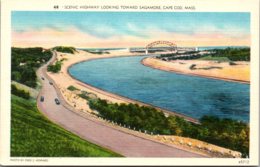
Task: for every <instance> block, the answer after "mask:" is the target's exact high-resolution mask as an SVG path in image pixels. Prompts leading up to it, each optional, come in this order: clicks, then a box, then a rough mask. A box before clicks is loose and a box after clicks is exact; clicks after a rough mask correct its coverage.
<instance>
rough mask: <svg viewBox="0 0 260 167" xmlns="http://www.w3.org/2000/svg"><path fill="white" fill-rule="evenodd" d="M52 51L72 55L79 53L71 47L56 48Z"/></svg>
mask: <svg viewBox="0 0 260 167" xmlns="http://www.w3.org/2000/svg"><path fill="white" fill-rule="evenodd" d="M52 50H56V51H58V52H62V53H71V54H73V53H75V52H77V51H76V48H74V47H70V46H56V47H54V48H52Z"/></svg>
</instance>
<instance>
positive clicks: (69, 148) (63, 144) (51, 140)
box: [11, 95, 120, 157]
mask: <svg viewBox="0 0 260 167" xmlns="http://www.w3.org/2000/svg"><path fill="white" fill-rule="evenodd" d="M11 104H12V107H11V110H12V112H11V114H12V115H11V156H17V157H20V156H22V157H23V156H24V157H118V156H120V155H119V154H117V153H114V152H112V151H110V150H107V149H104V148H101V147H99V146H97V145H95V144H92V143H89V142H87V141H85V140H83V139H81V138H80V137H78V136H76V135H74V134H72V133H70V132H68V131H67V130H65V129H63V128H61V127H59V126H58V125H56V124H54V123H52V122H51V121H49V120H48V119H47V118H45V117H44V116H43V115H42V114H41V113H40V112H39V111H38V109H37V107H36V103H35V102H34V101H29V100H25V99H23V98H20V97H17V96H15V95H12V103H11Z"/></svg>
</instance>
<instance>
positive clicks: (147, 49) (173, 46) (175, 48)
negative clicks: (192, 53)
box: [145, 41, 177, 54]
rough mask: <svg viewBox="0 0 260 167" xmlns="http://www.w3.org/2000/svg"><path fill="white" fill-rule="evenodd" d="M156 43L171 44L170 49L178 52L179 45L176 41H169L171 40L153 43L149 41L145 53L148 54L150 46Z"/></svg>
mask: <svg viewBox="0 0 260 167" xmlns="http://www.w3.org/2000/svg"><path fill="white" fill-rule="evenodd" d="M156 45H168V46H170V51H171V52H175V53H176V52H177V45H176V44H175V43H172V42H169V41H154V42H152V43H149V44H148V45H147V46H146V47H145V54H148V52H149V48H152V47H154V46H156Z"/></svg>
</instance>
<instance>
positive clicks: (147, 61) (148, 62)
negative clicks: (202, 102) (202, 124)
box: [141, 57, 250, 84]
mask: <svg viewBox="0 0 260 167" xmlns="http://www.w3.org/2000/svg"><path fill="white" fill-rule="evenodd" d="M153 59H154V58H150V57H148V58H144V59H142V61H141V63H142V64H143V65H144V66H147V67H150V68H154V69H158V70H162V71H167V72H173V73H177V74H184V75H190V76H197V77H203V78H210V79H216V80H223V81H228V82H237V83H242V84H250V81H245V80H239V79H232V78H226V77H216V76H210V75H204V74H198V73H190V72H187V71H184V70H176V69H174V68H171V67H169V66H166V65H163V64H162V63H157V64H156V65H155V64H154V62H153V61H154V60H153ZM157 61H158V62H159V61H162V60H157ZM162 62H163V61H162Z"/></svg>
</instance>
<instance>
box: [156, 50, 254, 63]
mask: <svg viewBox="0 0 260 167" xmlns="http://www.w3.org/2000/svg"><path fill="white" fill-rule="evenodd" d="M206 56H212V57H226V58H228V60H230V61H250V48H247V47H245V48H226V49H214V50H210V53H209V54H200V53H199V52H198V51H193V52H186V53H173V54H162V55H160V56H158V57H157V58H161V59H163V58H164V59H165V58H167V59H168V60H192V59H198V58H201V57H206Z"/></svg>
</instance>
